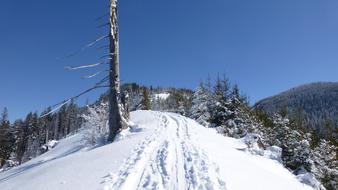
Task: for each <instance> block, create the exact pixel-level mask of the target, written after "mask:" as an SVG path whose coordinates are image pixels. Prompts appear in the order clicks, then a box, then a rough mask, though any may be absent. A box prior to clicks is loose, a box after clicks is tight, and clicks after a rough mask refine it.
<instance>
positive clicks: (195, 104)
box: [190, 82, 211, 127]
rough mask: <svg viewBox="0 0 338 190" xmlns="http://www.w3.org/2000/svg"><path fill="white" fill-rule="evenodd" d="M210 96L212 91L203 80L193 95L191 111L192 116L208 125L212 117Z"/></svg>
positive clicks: (202, 123)
mask: <svg viewBox="0 0 338 190" xmlns="http://www.w3.org/2000/svg"><path fill="white" fill-rule="evenodd" d="M210 96H211V94H210V92H208V89H207V88H206V87H205V86H204V84H203V83H202V82H201V83H200V85H199V87H198V88H197V90H196V91H195V93H194V95H193V100H192V107H191V111H190V112H191V115H190V117H191V118H193V119H195V120H196V121H197V122H198V123H200V124H201V125H203V126H206V127H208V126H209V125H210V123H209V121H210V117H211V114H210V112H211V110H210V104H211V97H210Z"/></svg>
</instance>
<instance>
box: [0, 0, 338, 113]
mask: <svg viewBox="0 0 338 190" xmlns="http://www.w3.org/2000/svg"><path fill="white" fill-rule="evenodd" d="M107 5H108V0H101V1H96V0H87V1H84V0H71V1H69V0H57V1H55V0H54V1H52V0H29V1H27V0H16V1H13V0H1V2H0V24H1V25H0V81H1V88H0V108H2V107H4V106H7V107H8V108H9V111H10V115H11V119H12V120H13V119H14V118H19V117H23V116H25V115H26V113H27V112H29V111H35V110H38V111H41V109H42V108H44V107H46V106H48V105H52V104H54V103H56V102H58V101H60V100H63V99H64V98H67V97H69V96H71V95H74V94H76V93H78V92H80V91H82V90H84V89H86V88H87V87H89V86H91V85H93V84H94V83H95V80H83V79H80V76H82V75H86V74H90V73H91V72H90V71H87V72H86V71H82V72H66V71H65V70H64V69H63V68H64V66H66V65H78V64H87V63H94V62H95V61H96V60H97V59H98V58H99V57H100V56H102V55H104V54H105V53H104V52H103V51H97V50H95V49H89V50H86V51H84V52H82V53H81V54H79V55H78V56H76V57H73V58H71V59H62V60H59V59H57V58H58V57H60V56H64V55H67V54H69V53H70V52H73V51H74V50H77V49H79V48H80V47H82V46H83V45H85V44H86V43H87V42H90V41H91V40H93V39H95V38H96V37H98V36H101V35H102V34H104V33H105V32H106V30H105V29H98V28H96V26H97V25H99V24H101V23H104V21H101V22H97V21H95V18H97V17H100V16H101V15H103V14H104V13H106V12H107V11H108V6H107ZM119 5H120V32H121V34H120V35H121V39H120V40H121V72H122V73H121V74H122V80H123V81H124V82H132V81H135V82H138V83H141V84H145V85H154V86H157V85H160V86H177V87H187V88H195V86H197V84H198V83H199V81H200V80H202V79H205V78H207V77H208V75H210V76H212V77H214V76H216V75H217V73H226V74H227V75H228V76H229V78H230V79H231V80H232V81H233V82H235V83H237V84H239V86H240V88H241V90H242V91H244V92H245V93H246V94H248V95H249V96H250V97H251V101H252V102H255V101H257V100H259V99H261V98H264V97H267V96H270V95H273V94H276V93H278V92H281V91H283V90H286V89H288V88H290V87H294V86H297V85H299V84H303V83H308V82H314V81H337V80H338V64H337V61H338V11H337V10H338V1H336V0H210V1H209V0H208V1H205V0H203V1H202V0H170V1H169V0H120V3H119ZM101 92H102V91H101ZM98 93H100V91H99V92H96V93H91V94H88V95H87V96H86V97H84V98H83V99H82V100H80V103H81V101H82V102H83V101H84V99H87V98H89V100H91V101H93V100H95V98H96V97H97V95H98Z"/></svg>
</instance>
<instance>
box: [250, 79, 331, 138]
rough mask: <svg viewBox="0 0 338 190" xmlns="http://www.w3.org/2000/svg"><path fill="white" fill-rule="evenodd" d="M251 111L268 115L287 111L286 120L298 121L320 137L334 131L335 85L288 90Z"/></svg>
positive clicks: (260, 103)
mask: <svg viewBox="0 0 338 190" xmlns="http://www.w3.org/2000/svg"><path fill="white" fill-rule="evenodd" d="M255 108H262V109H264V110H265V111H266V112H268V113H269V114H272V113H275V112H279V111H280V110H283V109H285V108H286V109H287V112H288V115H289V117H290V118H295V117H298V118H302V120H303V122H304V126H305V127H307V128H312V129H316V130H317V132H319V133H320V134H327V133H332V131H331V130H334V129H333V128H336V130H337V127H338V83H337V82H318V83H311V84H306V85H302V86H299V87H296V88H292V89H290V90H288V91H285V92H283V93H280V94H278V95H276V96H272V97H269V98H266V99H263V100H261V101H259V102H258V103H257V104H256V105H255Z"/></svg>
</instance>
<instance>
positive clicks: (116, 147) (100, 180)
mask: <svg viewBox="0 0 338 190" xmlns="http://www.w3.org/2000/svg"><path fill="white" fill-rule="evenodd" d="M131 115H132V120H133V122H134V123H135V124H137V127H134V128H132V129H128V130H125V131H123V132H122V133H121V135H120V137H119V140H118V141H117V142H114V143H112V144H109V145H106V146H102V147H98V148H94V149H89V148H88V147H85V146H84V145H83V142H82V140H81V139H82V134H81V133H79V134H76V135H73V136H71V137H68V138H66V139H64V140H61V141H60V142H59V143H58V144H57V146H56V147H55V148H54V149H52V150H51V151H49V152H47V153H45V154H43V155H41V156H40V157H37V158H35V159H33V160H31V161H29V162H27V163H25V164H23V165H21V166H20V167H17V168H14V169H12V170H9V171H7V172H4V173H1V174H0V189H1V190H63V189H64V190H68V189H81V190H82V189H83V190H86V189H88V190H96V189H103V190H110V189H122V190H123V189H126V190H134V189H170V190H171V189H172V190H180V189H224V190H225V189H227V190H248V189H252V190H271V189H273V190H279V189H280V190H285V189H290V190H306V189H308V190H310V189H311V188H310V187H309V186H306V185H304V184H302V183H300V182H298V181H297V179H296V177H295V176H294V175H292V174H291V173H290V172H289V171H288V170H286V169H285V168H283V166H282V165H281V164H279V163H278V162H277V161H274V160H270V159H267V158H264V157H260V156H254V155H250V154H248V153H245V152H243V151H240V150H238V149H241V148H242V147H245V144H244V143H242V142H241V141H239V140H236V139H232V138H226V137H224V136H222V135H220V134H217V133H216V132H215V130H213V129H208V128H204V127H202V126H200V125H199V124H197V123H196V122H195V121H193V120H190V119H187V118H185V117H183V116H179V115H176V114H171V113H161V112H151V111H136V112H133V113H132V114H131Z"/></svg>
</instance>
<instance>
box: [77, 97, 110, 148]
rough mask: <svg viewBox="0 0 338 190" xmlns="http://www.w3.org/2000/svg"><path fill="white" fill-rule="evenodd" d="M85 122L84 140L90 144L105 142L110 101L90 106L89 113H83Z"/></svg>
mask: <svg viewBox="0 0 338 190" xmlns="http://www.w3.org/2000/svg"><path fill="white" fill-rule="evenodd" d="M82 118H84V120H85V122H84V124H83V126H82V127H83V130H84V135H83V140H84V142H85V143H86V144H88V145H92V146H94V145H99V144H105V143H106V140H107V137H108V132H109V126H108V103H101V104H100V105H98V106H93V107H88V109H87V114H83V115H82Z"/></svg>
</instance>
